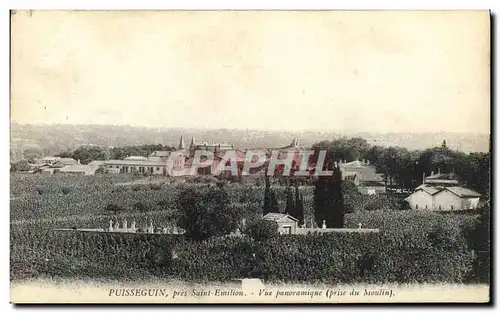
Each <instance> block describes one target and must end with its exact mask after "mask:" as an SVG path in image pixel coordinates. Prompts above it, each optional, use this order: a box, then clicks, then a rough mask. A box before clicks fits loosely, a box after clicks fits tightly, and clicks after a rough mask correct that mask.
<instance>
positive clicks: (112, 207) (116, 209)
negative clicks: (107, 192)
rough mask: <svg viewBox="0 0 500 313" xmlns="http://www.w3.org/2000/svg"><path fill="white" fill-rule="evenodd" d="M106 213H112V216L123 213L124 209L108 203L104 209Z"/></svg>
mask: <svg viewBox="0 0 500 313" xmlns="http://www.w3.org/2000/svg"><path fill="white" fill-rule="evenodd" d="M104 209H105V210H106V211H108V212H113V214H115V215H116V214H117V213H118V212H121V211H124V210H125V208H123V207H122V206H119V205H118V204H116V203H109V204H107V205H106V207H105V208H104Z"/></svg>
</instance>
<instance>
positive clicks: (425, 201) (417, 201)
mask: <svg viewBox="0 0 500 313" xmlns="http://www.w3.org/2000/svg"><path fill="white" fill-rule="evenodd" d="M408 203H409V204H410V207H411V208H412V209H417V205H418V210H422V209H424V210H425V209H426V206H427V209H428V210H430V209H432V205H433V203H432V196H431V195H430V194H428V193H427V192H425V191H423V190H418V191H415V192H414V193H412V194H411V195H410V196H409V197H408Z"/></svg>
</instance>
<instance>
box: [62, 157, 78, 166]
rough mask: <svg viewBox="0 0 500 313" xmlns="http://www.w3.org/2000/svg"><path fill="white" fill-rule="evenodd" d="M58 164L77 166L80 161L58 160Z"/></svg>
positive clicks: (70, 159)
mask: <svg viewBox="0 0 500 313" xmlns="http://www.w3.org/2000/svg"><path fill="white" fill-rule="evenodd" d="M57 163H61V164H64V165H73V164H77V163H78V161H77V160H75V159H72V158H60V159H59V160H57Z"/></svg>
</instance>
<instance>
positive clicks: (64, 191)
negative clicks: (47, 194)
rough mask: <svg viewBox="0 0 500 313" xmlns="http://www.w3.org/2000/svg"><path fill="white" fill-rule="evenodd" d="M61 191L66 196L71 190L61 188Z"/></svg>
mask: <svg viewBox="0 0 500 313" xmlns="http://www.w3.org/2000/svg"><path fill="white" fill-rule="evenodd" d="M61 191H62V193H63V194H65V195H67V194H68V193H70V192H71V188H69V187H62V188H61Z"/></svg>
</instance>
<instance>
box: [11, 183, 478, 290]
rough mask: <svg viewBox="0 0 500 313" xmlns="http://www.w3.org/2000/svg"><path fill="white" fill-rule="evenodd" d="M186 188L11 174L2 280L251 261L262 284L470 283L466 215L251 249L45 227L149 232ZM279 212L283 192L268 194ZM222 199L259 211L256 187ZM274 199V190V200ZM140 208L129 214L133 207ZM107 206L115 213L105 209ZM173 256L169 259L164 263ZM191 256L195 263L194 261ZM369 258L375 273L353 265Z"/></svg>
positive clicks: (359, 214)
mask: <svg viewBox="0 0 500 313" xmlns="http://www.w3.org/2000/svg"><path fill="white" fill-rule="evenodd" d="M197 183H200V182H196V181H185V180H182V179H169V178H145V177H137V176H126V175H102V176H64V175H23V174H12V175H11V208H10V210H11V211H10V212H11V224H10V226H11V279H12V280H18V279H26V278H38V277H66V278H81V279H89V278H91V279H104V278H106V279H108V278H113V279H121V280H135V279H139V278H141V279H147V278H158V277H163V278H165V279H170V278H172V277H174V278H179V279H184V280H186V281H228V280H231V279H233V278H235V277H241V276H242V275H244V274H242V271H241V270H242V269H244V268H246V267H248V266H249V262H250V263H251V262H252V257H251V255H252V253H256V254H257V258H260V259H259V262H258V264H259V265H258V267H259V271H258V273H257V274H256V275H259V277H261V278H263V279H265V280H267V281H278V282H279V281H305V280H307V281H311V282H348V283H352V282H360V281H361V282H362V281H371V282H381V281H387V282H415V281H416V282H448V281H450V282H463V281H469V280H471V278H473V276H474V274H473V273H474V272H473V271H474V255H473V253H472V251H471V250H470V248H469V243H468V241H467V239H468V237H467V230H468V229H470V228H472V226H473V225H474V223H475V222H476V217H475V216H471V215H439V214H435V213H428V212H414V211H398V210H395V209H384V210H374V211H366V210H363V209H361V208H356V210H354V213H350V214H347V215H346V227H357V225H358V223H362V224H363V227H365V228H379V229H380V230H381V233H380V235H379V236H375V237H370V236H352V235H351V236H349V235H337V236H323V237H321V236H320V237H314V236H291V237H290V236H282V237H280V238H277V239H275V240H273V241H271V242H267V243H265V244H262V245H258V244H256V243H254V242H252V241H251V240H250V239H248V238H245V237H242V238H238V237H232V238H215V239H213V240H209V241H207V242H201V243H198V242H189V241H187V240H185V239H184V238H179V236H155V235H148V234H142V235H129V234H125V235H124V234H122V235H117V234H113V235H111V234H82V233H63V232H55V231H52V229H54V228H70V227H78V228H105V227H107V225H108V221H109V220H110V219H119V220H121V219H123V218H126V219H128V220H132V219H134V220H136V221H137V223H138V225H139V226H140V225H145V223H146V218H148V219H150V220H152V221H153V222H154V225H155V226H167V225H170V224H172V223H174V221H175V217H176V216H177V214H178V212H179V208H176V207H175V201H174V200H175V197H176V195H177V194H178V192H179V190H181V189H182V188H183V186H186V185H190V184H197ZM274 188H276V189H277V190H278V198H279V199H280V200H281V205H282V206H283V205H284V201H283V200H284V198H285V193H284V187H283V186H278V185H276V186H274ZM227 189H228V193H229V196H230V201H231V203H232V204H233V205H238V206H242V207H243V208H244V209H245V212H246V214H247V215H248V216H252V215H257V214H259V213H260V210H261V208H262V198H263V197H262V195H263V186H259V185H256V184H244V185H240V184H237V183H235V184H230V185H229V186H228V187H227ZM300 189H301V192H302V193H303V194H304V206H305V215H306V216H311V214H312V200H313V199H312V193H313V189H312V187H310V186H301V187H300ZM280 191H281V192H280ZM138 202H140V203H143V204H144V206H143V207H145V208H146V209H143V210H138V209H137V206H134V204H135V203H138ZM110 203H114V204H118V205H119V206H120V207H122V208H123V211H121V212H119V213H117V214H115V213H113V212H108V211H106V210H105V207H106V205H108V204H110ZM173 255H175V257H173ZM200 255H202V256H203V258H200ZM367 257H370V258H373V257H375V259H374V262H375V265H376V266H375V267H376V269H373V270H372V271H371V272H370V273H368V274H367V275H364V274H360V273H359V271H358V267H357V265H358V264H359V262H360V261H365V259H366V258H367Z"/></svg>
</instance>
